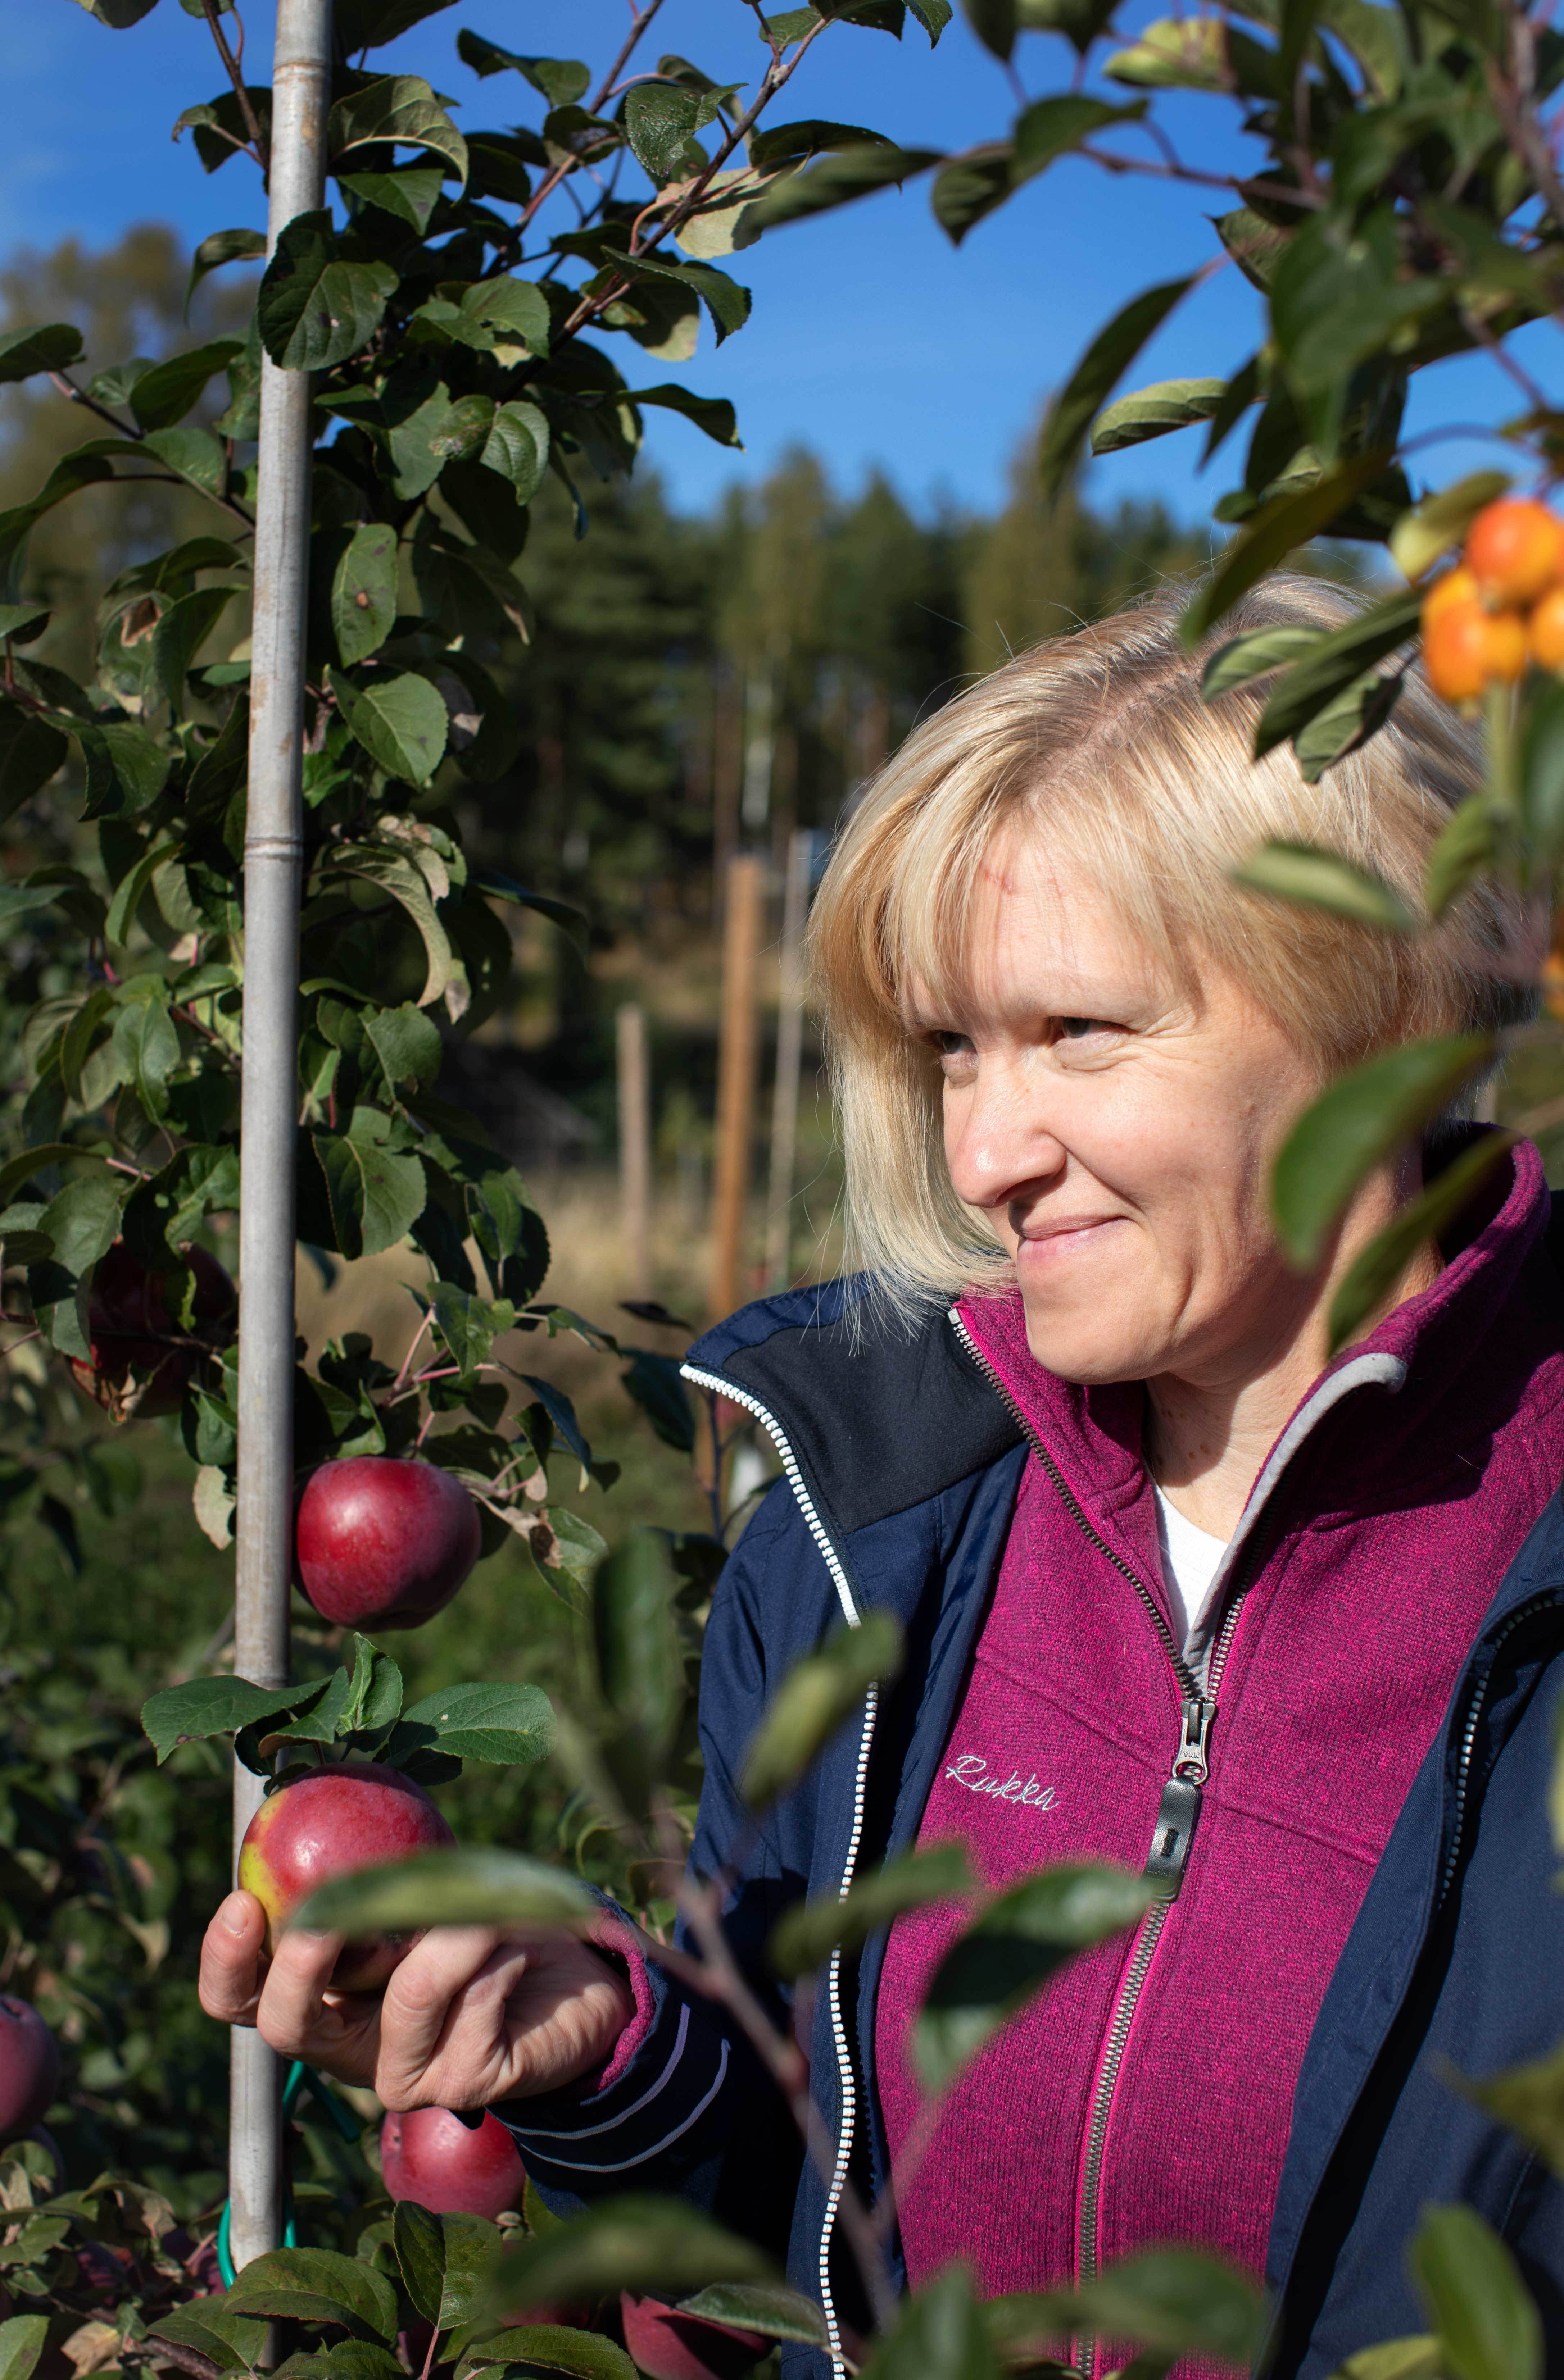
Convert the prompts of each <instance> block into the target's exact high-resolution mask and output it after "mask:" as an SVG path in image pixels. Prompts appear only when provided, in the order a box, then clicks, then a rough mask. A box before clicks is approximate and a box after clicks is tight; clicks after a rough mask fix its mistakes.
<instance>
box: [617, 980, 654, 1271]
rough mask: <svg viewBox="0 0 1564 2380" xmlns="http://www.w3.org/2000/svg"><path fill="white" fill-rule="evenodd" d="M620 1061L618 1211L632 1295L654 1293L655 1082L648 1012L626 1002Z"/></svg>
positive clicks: (619, 1043) (619, 1041) (620, 1026)
mask: <svg viewBox="0 0 1564 2380" xmlns="http://www.w3.org/2000/svg"><path fill="white" fill-rule="evenodd" d="M616 1024H617V1049H618V1062H619V1215H620V1222H621V1226H622V1229H623V1231H624V1235H625V1269H626V1271H627V1273H628V1275H629V1285H630V1287H629V1293H630V1295H631V1296H632V1297H641V1298H646V1297H650V1296H651V1294H652V1086H651V1079H650V1069H649V1067H648V1065H647V1062H646V1011H645V1010H644V1009H643V1008H642V1007H641V1005H640V1004H639V1002H635V1001H627V1002H625V1005H624V1006H623V1008H621V1009H620V1011H619V1013H618V1016H617V1020H616Z"/></svg>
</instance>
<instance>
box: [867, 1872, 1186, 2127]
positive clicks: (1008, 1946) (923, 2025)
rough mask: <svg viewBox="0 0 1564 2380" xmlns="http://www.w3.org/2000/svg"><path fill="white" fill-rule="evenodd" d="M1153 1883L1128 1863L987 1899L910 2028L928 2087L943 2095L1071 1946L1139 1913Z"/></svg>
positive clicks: (1042, 1877)
mask: <svg viewBox="0 0 1564 2380" xmlns="http://www.w3.org/2000/svg"><path fill="white" fill-rule="evenodd" d="M1154 1898H1155V1887H1154V1886H1153V1885H1152V1884H1150V1883H1148V1881H1147V1880H1146V1878H1145V1877H1144V1876H1132V1875H1130V1873H1129V1871H1128V1870H1127V1869H1124V1868H1113V1867H1103V1866H1094V1865H1082V1866H1068V1867H1055V1868H1045V1869H1043V1870H1042V1871H1041V1872H1040V1873H1039V1874H1038V1875H1036V1876H1027V1877H1026V1878H1025V1879H1024V1880H1023V1881H1022V1882H1021V1883H1020V1884H1018V1885H1013V1886H1012V1887H1011V1888H1010V1889H1009V1891H1008V1892H1003V1893H1001V1894H1000V1895H999V1896H998V1898H997V1899H996V1900H992V1901H990V1903H989V1905H988V1907H987V1908H986V1909H985V1910H984V1912H983V1913H982V1915H981V1916H979V1917H978V1918H976V1919H975V1920H974V1921H973V1923H972V1924H971V1925H969V1926H968V1928H967V1930H966V1932H965V1933H964V1934H962V1935H961V1936H960V1937H959V1939H958V1940H957V1941H956V1942H955V1943H954V1944H953V1945H952V1947H951V1948H950V1949H948V1950H947V1952H946V1954H945V1956H944V1958H943V1959H942V1960H941V1961H940V1962H939V1965H938V1966H937V1967H936V1968H935V1974H934V1980H933V1982H932V1983H931V1984H930V1985H929V1988H928V1992H927V1994H926V1996H925V1998H924V2000H923V2007H922V2008H921V2009H920V2010H919V2011H918V2015H917V2017H916V2019H915V2021H914V2024H913V2034H912V2055H913V2059H914V2062H915V2064H916V2066H917V2069H918V2072H919V2075H920V2077H921V2078H922V2081H923V2088H924V2089H925V2090H926V2091H943V2090H944V2089H945V2087H946V2085H947V2083H950V2082H951V2081H952V2079H953V2078H954V2077H955V2075H957V2074H958V2073H959V2071H960V2070H961V2068H962V2067H963V2066H965V2065H966V2063H967V2061H968V2059H969V2058H972V2057H974V2056H975V2055H976V2053H977V2052H978V2050H980V2049H981V2048H982V2047H983V2045H984V2042H985V2041H988V2040H989V2039H991V2037H992V2036H993V2035H994V2034H996V2032H997V2031H998V2030H999V2027H1000V2026H1001V2025H1002V2024H1004V2023H1005V2022H1007V2021H1008V2019H1009V2018H1010V2017H1012V2016H1014V2015H1015V2013H1016V2011H1017V2010H1019V2009H1020V2008H1023V2007H1024V2006H1025V2005H1026V2003H1027V2001H1028V2000H1030V1999H1031V1998H1032V1996H1033V1994H1034V1993H1036V1992H1037V1991H1038V1990H1039V1989H1040V1988H1041V1987H1042V1985H1044V1984H1045V1983H1046V1982H1047V1980H1048V1978H1049V1976H1050V1975H1052V1974H1054V1973H1057V1970H1058V1969H1059V1968H1060V1967H1061V1966H1063V1964H1064V1963H1065V1961H1066V1960H1067V1959H1069V1958H1070V1957H1072V1956H1073V1954H1074V1953H1075V1952H1076V1951H1077V1950H1085V1949H1090V1948H1091V1946H1092V1945H1093V1944H1094V1942H1102V1941H1106V1938H1107V1937H1108V1936H1109V1935H1110V1934H1118V1933H1119V1932H1121V1931H1122V1930H1123V1928H1124V1927H1125V1926H1127V1925H1136V1924H1137V1923H1138V1922H1139V1921H1140V1919H1141V1918H1142V1917H1143V1916H1144V1914H1145V1913H1146V1911H1147V1909H1148V1908H1149V1907H1150V1906H1151V1903H1152V1900H1153V1899H1154Z"/></svg>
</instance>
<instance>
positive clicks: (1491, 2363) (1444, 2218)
mask: <svg viewBox="0 0 1564 2380" xmlns="http://www.w3.org/2000/svg"><path fill="white" fill-rule="evenodd" d="M1407 2262H1408V2265H1409V2266H1410V2267H1411V2277H1412V2280H1413V2283H1414V2285H1415V2287H1416V2289H1417V2293H1418V2296H1419V2298H1420V2299H1421V2301H1422V2303H1423V2313H1425V2315H1426V2316H1427V2318H1428V2320H1429V2322H1430V2323H1431V2324H1432V2325H1433V2327H1434V2329H1435V2331H1436V2333H1437V2335H1438V2339H1439V2346H1440V2350H1441V2357H1440V2360H1441V2362H1442V2363H1443V2365H1444V2368H1445V2370H1446V2371H1447V2372H1448V2374H1450V2375H1451V2380H1542V2374H1543V2333H1542V2317H1541V2315H1540V2314H1539V2313H1538V2312H1537V2309H1536V2306H1535V2304H1534V2302H1533V2299H1532V2296H1531V2292H1530V2291H1529V2290H1528V2289H1527V2287H1526V2285H1525V2283H1524V2281H1523V2280H1522V2279H1521V2268H1520V2266H1519V2265H1517V2264H1516V2261H1515V2259H1514V2257H1513V2256H1512V2255H1511V2253H1510V2252H1509V2249H1508V2248H1507V2247H1506V2246H1505V2244H1504V2241H1503V2240H1501V2239H1500V2238H1499V2237H1498V2234H1497V2232H1496V2231H1492V2230H1490V2229H1489V2228H1488V2226H1487V2225H1486V2224H1485V2222H1484V2220H1483V2218H1482V2216H1480V2215H1474V2214H1473V2213H1472V2209H1471V2208H1470V2207H1469V2206H1431V2207H1429V2208H1428V2210H1427V2211H1426V2213H1425V2214H1424V2216H1423V2220H1422V2222H1421V2223H1420V2224H1419V2225H1418V2228H1417V2230H1416V2232H1415V2233H1414V2234H1413V2237H1412V2243H1411V2248H1410V2249H1409V2250H1408V2253H1407Z"/></svg>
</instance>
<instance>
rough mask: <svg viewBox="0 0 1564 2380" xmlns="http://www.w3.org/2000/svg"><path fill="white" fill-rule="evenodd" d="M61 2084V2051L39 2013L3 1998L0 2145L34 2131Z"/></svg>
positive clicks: (27, 2003) (28, 2004)
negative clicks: (33, 2128) (35, 2125)
mask: <svg viewBox="0 0 1564 2380" xmlns="http://www.w3.org/2000/svg"><path fill="white" fill-rule="evenodd" d="M59 2080H60V2053H59V2048H58V2046H57V2045H56V2043H55V2036H54V2034H52V2033H51V2032H50V2030H49V2028H48V2026H47V2025H46V2024H45V2023H44V2022H43V2018H42V2017H41V2016H40V2015H39V2013H38V2010H36V2009H35V2008H34V2007H33V2006H32V2004H31V2001H30V2000H18V1999H12V1998H10V1997H9V1996H8V1995H6V1994H0V2142H4V2141H14V2140H18V2139H19V2138H20V2136H21V2134H22V2133H23V2132H30V2131H31V2130H32V2127H33V2126H34V2124H36V2123H37V2121H38V2119H39V2118H40V2117H41V2116H42V2115H43V2110H44V2108H45V2107H47V2106H48V2105H49V2102H50V2100H51V2099H52V2098H53V2097H54V2095H55V2091H56V2090H57V2089H58V2087H59Z"/></svg>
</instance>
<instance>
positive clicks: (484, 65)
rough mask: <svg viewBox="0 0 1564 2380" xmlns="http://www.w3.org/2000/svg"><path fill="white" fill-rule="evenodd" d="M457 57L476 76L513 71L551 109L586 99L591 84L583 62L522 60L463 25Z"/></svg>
mask: <svg viewBox="0 0 1564 2380" xmlns="http://www.w3.org/2000/svg"><path fill="white" fill-rule="evenodd" d="M457 55H458V58H460V60H461V62H462V64H463V65H464V66H469V67H471V68H472V71H473V73H474V74H475V75H483V76H488V75H496V74H503V73H504V72H505V70H506V69H507V67H510V68H512V69H513V70H514V71H515V72H516V73H517V74H519V75H520V76H521V77H522V78H523V79H525V80H526V81H528V82H530V83H531V84H532V89H533V90H534V91H539V92H541V93H542V95H543V97H544V99H546V100H547V102H548V103H549V105H550V107H570V106H572V105H574V103H575V102H576V101H577V100H579V99H583V98H584V97H585V96H586V89H587V85H588V84H589V83H590V82H591V80H592V74H591V70H590V69H589V68H588V67H584V66H583V65H582V64H581V62H580V58H532V57H522V56H521V55H519V53H518V52H517V51H515V50H502V49H501V47H500V45H499V43H498V42H491V41H487V40H485V38H484V36H483V34H482V33H471V32H469V31H468V30H467V28H466V26H465V25H464V26H463V27H462V29H461V31H460V32H459V33H458V35H457Z"/></svg>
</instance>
